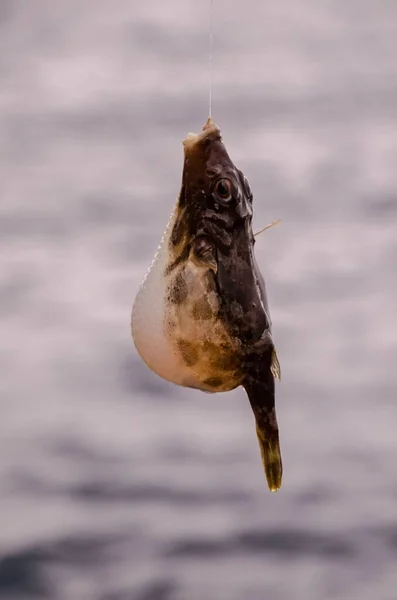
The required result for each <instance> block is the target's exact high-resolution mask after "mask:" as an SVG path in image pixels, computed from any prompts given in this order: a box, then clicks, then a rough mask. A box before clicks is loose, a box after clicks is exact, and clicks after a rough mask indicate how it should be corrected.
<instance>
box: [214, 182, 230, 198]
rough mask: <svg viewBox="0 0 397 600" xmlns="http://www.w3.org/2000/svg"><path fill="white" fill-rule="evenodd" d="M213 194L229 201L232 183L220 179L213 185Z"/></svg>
mask: <svg viewBox="0 0 397 600" xmlns="http://www.w3.org/2000/svg"><path fill="white" fill-rule="evenodd" d="M215 194H216V195H217V196H218V198H219V200H222V201H223V202H229V201H230V200H231V199H232V184H231V183H230V181H229V180H228V179H220V180H219V181H218V182H217V184H216V185H215Z"/></svg>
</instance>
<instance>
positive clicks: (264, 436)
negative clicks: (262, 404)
mask: <svg viewBox="0 0 397 600" xmlns="http://www.w3.org/2000/svg"><path fill="white" fill-rule="evenodd" d="M256 434H257V436H258V442H259V448H260V451H261V456H262V463H263V468H264V470H265V475H266V479H267V485H268V486H269V490H270V491H271V492H277V490H279V489H280V487H281V480H282V476H283V464H282V460H281V451H280V442H279V437H278V428H276V429H274V428H271V427H263V425H258V421H257V424H256Z"/></svg>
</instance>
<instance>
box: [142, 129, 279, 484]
mask: <svg viewBox="0 0 397 600" xmlns="http://www.w3.org/2000/svg"><path fill="white" fill-rule="evenodd" d="M252 202H253V196H252V192H251V189H250V186H249V183H248V181H247V179H246V177H245V176H244V174H243V173H242V171H241V170H239V169H238V168H237V167H236V166H235V165H234V163H233V162H232V160H231V159H230V157H229V155H228V152H227V150H226V147H225V144H224V142H223V140H222V136H221V132H220V129H219V128H218V127H217V126H216V125H215V124H214V123H213V121H212V120H211V119H208V121H207V123H206V124H205V126H204V128H203V130H202V132H201V133H200V134H198V135H196V134H189V135H188V137H187V138H186V139H185V140H184V166H183V174H182V185H181V191H180V194H179V198H178V201H177V204H176V207H175V209H174V212H173V215H172V218H171V220H170V223H169V226H168V229H167V230H166V234H165V236H164V238H163V244H162V247H161V248H160V249H159V253H158V255H157V258H156V259H155V260H154V262H153V264H152V267H151V269H150V270H149V273H148V274H147V277H146V278H145V280H144V282H143V284H142V286H141V288H140V290H139V292H138V295H137V299H136V301H135V303H134V308H133V313H132V333H133V338H134V341H135V344H136V347H137V349H138V352H139V353H140V355H141V356H142V358H143V360H145V362H146V363H147V364H148V366H149V367H150V368H151V369H152V370H154V371H155V372H156V373H158V374H159V375H160V376H161V377H164V378H165V379H168V380H169V381H172V382H174V383H176V384H178V385H183V386H186V387H194V388H197V389H201V390H203V391H207V392H217V391H227V390H231V389H233V388H235V387H237V386H239V385H242V386H243V387H244V388H245V390H246V393H247V395H248V398H249V401H250V404H251V407H252V410H253V413H254V417H255V421H256V432H257V436H258V441H259V446H260V449H261V455H262V461H263V464H264V469H265V473H266V477H267V481H268V485H269V488H270V489H271V491H276V490H277V489H279V487H280V486H281V479H282V462H281V454H280V447H279V434H278V426H277V419H276V413H275V397H274V396H275V395H274V378H275V377H279V363H278V359H277V354H276V350H275V346H274V343H273V340H272V336H271V320H270V314H269V307H268V302H267V294H266V288H265V282H264V279H263V277H262V275H261V273H260V271H259V268H258V265H257V263H256V260H255V256H254V243H255V239H254V235H253V232H252V225H251V224H252Z"/></svg>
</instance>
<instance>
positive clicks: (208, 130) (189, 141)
mask: <svg viewBox="0 0 397 600" xmlns="http://www.w3.org/2000/svg"><path fill="white" fill-rule="evenodd" d="M212 135H214V139H219V140H220V139H222V136H221V130H220V128H219V127H218V125H216V124H215V123H214V121H213V120H212V117H208V119H207V121H206V123H205V124H204V127H203V129H202V130H201V132H200V133H188V134H187V136H186V138H185V139H184V140H183V142H182V143H183V148H184V151H185V154H188V153H190V152H192V151H194V149H195V148H196V146H197V145H198V144H200V143H201V142H203V141H204V140H205V139H206V138H208V137H210V136H212Z"/></svg>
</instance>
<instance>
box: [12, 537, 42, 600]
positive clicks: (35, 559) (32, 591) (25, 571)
mask: <svg viewBox="0 0 397 600" xmlns="http://www.w3.org/2000/svg"><path fill="white" fill-rule="evenodd" d="M43 558H44V554H43V553H42V552H41V550H40V549H38V548H37V549H32V550H29V549H27V550H21V551H20V552H15V553H12V554H9V555H3V556H1V557H0V598H4V600H10V599H11V598H16V597H19V595H22V594H23V595H27V596H29V597H30V598H51V597H53V595H52V594H51V593H50V592H51V588H50V586H49V583H48V582H47V581H46V579H45V577H44V574H43V572H42V568H41V564H40V563H41V562H42V560H43Z"/></svg>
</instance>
